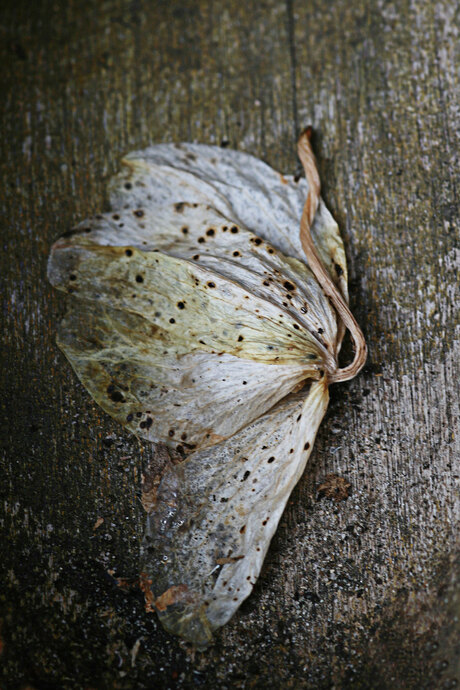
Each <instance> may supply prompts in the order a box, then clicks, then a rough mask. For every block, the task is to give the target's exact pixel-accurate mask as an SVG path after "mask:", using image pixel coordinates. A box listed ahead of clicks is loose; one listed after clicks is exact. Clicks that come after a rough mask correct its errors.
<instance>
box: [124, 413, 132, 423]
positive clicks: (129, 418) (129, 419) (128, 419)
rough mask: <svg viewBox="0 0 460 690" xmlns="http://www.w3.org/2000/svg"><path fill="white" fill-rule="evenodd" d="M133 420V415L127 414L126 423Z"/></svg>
mask: <svg viewBox="0 0 460 690" xmlns="http://www.w3.org/2000/svg"><path fill="white" fill-rule="evenodd" d="M133 419H134V415H133V414H129V415H128V416H127V417H126V421H127V422H132V421H133Z"/></svg>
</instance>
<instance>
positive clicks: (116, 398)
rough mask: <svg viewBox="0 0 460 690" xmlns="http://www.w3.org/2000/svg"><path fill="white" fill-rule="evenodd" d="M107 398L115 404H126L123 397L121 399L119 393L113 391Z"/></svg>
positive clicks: (121, 395)
mask: <svg viewBox="0 0 460 690" xmlns="http://www.w3.org/2000/svg"><path fill="white" fill-rule="evenodd" d="M109 398H110V399H111V400H113V402H117V403H124V402H126V401H125V399H124V397H123V394H122V393H120V391H113V392H111V393H110V394H109Z"/></svg>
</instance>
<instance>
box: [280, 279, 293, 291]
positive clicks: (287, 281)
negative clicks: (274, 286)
mask: <svg viewBox="0 0 460 690" xmlns="http://www.w3.org/2000/svg"><path fill="white" fill-rule="evenodd" d="M283 285H284V287H285V288H286V290H295V285H293V284H292V283H290V282H289V280H285V281H284V283H283Z"/></svg>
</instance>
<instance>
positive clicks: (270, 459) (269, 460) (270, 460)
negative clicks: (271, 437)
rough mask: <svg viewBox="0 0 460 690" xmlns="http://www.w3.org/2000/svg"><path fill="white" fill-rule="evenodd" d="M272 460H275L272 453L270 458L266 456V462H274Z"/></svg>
mask: <svg viewBox="0 0 460 690" xmlns="http://www.w3.org/2000/svg"><path fill="white" fill-rule="evenodd" d="M274 460H275V458H274V457H273V455H272V456H271V458H268V460H267V462H268V463H270V462H274Z"/></svg>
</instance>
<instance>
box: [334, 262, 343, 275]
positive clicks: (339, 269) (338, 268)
mask: <svg viewBox="0 0 460 690" xmlns="http://www.w3.org/2000/svg"><path fill="white" fill-rule="evenodd" d="M334 268H335V271H336V273H337V275H338V276H341V275H343V268H342V266H340V265H339V264H334Z"/></svg>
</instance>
